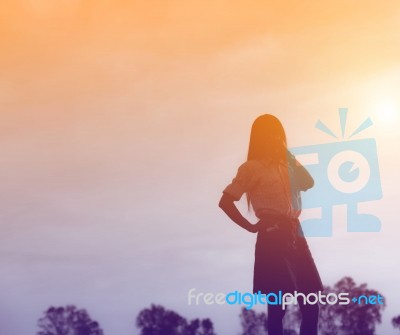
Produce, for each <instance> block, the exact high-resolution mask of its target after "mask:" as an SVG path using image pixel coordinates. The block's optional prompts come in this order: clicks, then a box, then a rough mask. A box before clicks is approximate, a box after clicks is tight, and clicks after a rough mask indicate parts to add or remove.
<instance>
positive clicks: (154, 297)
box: [0, 0, 400, 335]
mask: <svg viewBox="0 0 400 335" xmlns="http://www.w3.org/2000/svg"><path fill="white" fill-rule="evenodd" d="M399 32H400V4H399V3H398V1H385V2H382V1H366V2H355V1H354V2H353V1H337V0H336V1H323V2H322V1H301V2H289V1H276V2H269V1H244V0H230V1H228V0H224V1H223V0H219V1H218V0H212V1H211V0H202V1H195V0H192V1H183V0H163V1H126V0H125V1H122V0H113V1H111V0H87V1H83V0H75V1H72V0H63V1H53V0H30V1H29V0H25V1H22V0H19V1H17V0H14V1H2V2H1V3H0V51H1V52H0V71H1V75H0V112H1V120H2V121H1V123H0V128H1V132H0V140H1V145H0V157H1V165H0V166H1V167H0V168H1V176H2V187H1V191H0V197H1V203H0V206H1V207H0V213H1V214H0V215H1V217H2V218H1V225H0V273H1V276H0V291H1V292H2V293H1V299H0V334H19V335H28V334H33V333H34V332H35V331H36V321H37V319H38V318H39V317H40V316H41V315H42V313H43V311H44V310H45V309H47V308H48V307H49V306H51V305H55V306H59V305H66V304H75V305H77V306H78V307H79V308H86V309H87V310H88V311H89V313H90V315H91V316H92V317H93V318H94V319H95V320H97V321H99V322H100V324H101V326H102V327H103V329H104V331H105V334H106V335H124V334H136V333H137V330H136V328H135V324H134V321H135V318H136V315H137V313H138V312H139V310H140V309H142V308H144V307H148V306H150V304H151V303H158V304H162V305H164V306H165V307H166V308H169V309H173V310H175V311H177V312H179V313H181V314H182V315H184V316H185V317H188V318H195V317H203V318H204V317H211V318H212V320H213V322H214V325H215V328H216V330H217V332H218V333H219V334H232V333H236V332H237V331H239V319H238V314H239V308H237V307H231V306H204V305H203V306H198V307H197V306H188V305H187V292H188V290H189V289H190V288H196V289H197V290H198V291H203V292H214V293H217V292H227V291H229V290H235V289H238V290H242V291H246V290H251V289H252V269H253V253H254V242H255V235H251V234H247V233H246V232H245V231H242V230H240V229H239V228H237V227H236V226H235V225H234V224H233V223H231V222H230V221H229V219H228V218H227V217H225V216H224V214H223V213H222V211H221V210H220V209H219V208H218V207H217V203H218V200H219V197H220V195H221V191H222V189H223V188H224V187H225V186H226V185H227V184H228V183H229V182H230V181H231V179H232V178H233V177H234V175H235V173H236V170H237V167H238V166H239V165H240V164H241V163H242V162H243V161H244V159H245V157H246V149H247V145H248V137H249V132H250V126H251V123H252V122H253V120H254V119H255V117H257V116H258V115H260V114H263V113H272V114H274V115H276V116H277V117H278V118H280V119H281V121H282V123H283V124H284V126H285V129H286V132H287V136H288V140H289V146H291V147H295V146H301V145H309V144H320V143H330V142H332V141H334V140H333V139H331V138H330V137H329V136H327V135H325V134H323V133H322V132H320V131H318V130H316V129H315V128H314V125H315V122H316V121H317V119H321V120H322V121H323V122H324V123H326V124H327V125H329V126H330V127H331V128H332V129H333V130H334V131H336V132H339V131H338V130H339V129H340V126H339V119H338V115H337V109H338V108H340V107H347V108H348V109H349V118H348V127H349V129H350V130H354V129H355V128H356V127H357V126H358V125H359V124H360V123H361V122H362V121H363V120H364V119H366V118H367V117H371V118H372V120H373V121H374V126H373V127H371V128H369V129H367V130H365V131H364V132H363V133H361V134H359V135H358V136H357V138H375V139H376V141H377V146H378V156H379V164H380V173H381V179H382V180H381V182H382V189H383V198H382V200H380V201H377V202H374V203H369V204H364V205H363V208H364V209H365V210H366V211H367V212H370V213H372V214H376V215H377V216H379V217H380V218H381V221H382V231H381V232H380V233H368V234H367V233H354V234H349V233H347V232H346V223H345V222H344V217H345V210H346V208H345V207H344V206H338V207H337V208H335V209H334V222H335V225H334V235H333V237H331V238H312V239H310V242H309V243H310V247H311V249H312V252H313V254H314V258H315V260H316V263H317V266H318V267H319V269H320V272H321V276H322V279H323V281H324V283H325V284H329V285H332V284H334V283H335V282H336V281H337V280H339V279H340V278H342V277H343V276H345V275H350V276H352V277H353V278H354V279H355V281H356V282H357V283H362V282H367V283H368V284H369V286H370V287H371V288H373V289H376V290H379V291H380V292H381V293H382V294H383V295H384V296H385V297H386V301H387V309H386V310H385V312H384V323H383V326H382V327H381V328H380V334H381V335H383V334H389V333H391V332H392V327H391V325H390V319H391V318H392V317H393V316H395V315H399V314H400V293H399V291H398V282H399V280H400V272H399V265H400V261H399V259H398V255H399V252H400V244H399V242H398V236H399V233H400V228H399V227H398V225H397V224H398V223H397V210H396V207H397V208H398V201H397V198H398V194H399V192H398V188H399V186H400V185H399V174H398V171H399V168H400V159H399V157H398V146H399V143H400V132H399V131H398V128H399V107H400V96H399V87H400V62H399V59H400V33H399ZM241 208H242V209H244V206H243V204H242V207H241Z"/></svg>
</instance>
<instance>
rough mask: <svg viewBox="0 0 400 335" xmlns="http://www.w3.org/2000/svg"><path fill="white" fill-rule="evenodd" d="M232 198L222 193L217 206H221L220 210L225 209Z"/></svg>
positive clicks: (231, 201)
mask: <svg viewBox="0 0 400 335" xmlns="http://www.w3.org/2000/svg"><path fill="white" fill-rule="evenodd" d="M233 201H234V199H233V198H232V197H231V196H229V195H227V194H225V193H223V194H222V197H221V199H220V200H219V203H218V206H219V208H221V209H222V210H225V209H226V208H227V207H229V205H231V204H233Z"/></svg>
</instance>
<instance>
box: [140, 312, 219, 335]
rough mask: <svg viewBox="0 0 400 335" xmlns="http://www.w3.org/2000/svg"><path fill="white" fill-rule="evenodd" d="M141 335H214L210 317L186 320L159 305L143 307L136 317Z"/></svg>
mask: <svg viewBox="0 0 400 335" xmlns="http://www.w3.org/2000/svg"><path fill="white" fill-rule="evenodd" d="M136 326H137V327H138V328H139V329H140V334H141V335H215V333H214V328H213V324H212V322H211V320H210V319H203V320H199V319H195V320H192V321H187V320H186V319H185V318H183V317H182V316H180V315H179V314H178V313H176V312H174V311H169V310H166V309H165V308H164V307H162V306H159V305H153V304H152V305H151V307H150V308H145V309H143V310H142V311H141V312H140V313H139V315H138V316H137V318H136Z"/></svg>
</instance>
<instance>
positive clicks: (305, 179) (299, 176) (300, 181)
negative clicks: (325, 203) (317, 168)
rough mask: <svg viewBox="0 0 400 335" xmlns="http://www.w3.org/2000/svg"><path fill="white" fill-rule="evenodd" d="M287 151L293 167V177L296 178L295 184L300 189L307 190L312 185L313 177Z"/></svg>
mask: <svg viewBox="0 0 400 335" xmlns="http://www.w3.org/2000/svg"><path fill="white" fill-rule="evenodd" d="M288 153H289V163H290V164H291V165H292V167H293V169H294V177H295V180H296V184H297V186H298V187H299V189H300V190H301V191H307V190H308V189H309V188H311V187H313V186H314V179H313V177H311V175H310V173H309V172H308V171H307V170H306V168H305V167H304V166H303V165H301V164H300V163H299V162H298V161H297V160H296V158H295V157H294V156H293V154H292V153H290V152H289V151H288Z"/></svg>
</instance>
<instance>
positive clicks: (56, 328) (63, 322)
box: [37, 305, 103, 335]
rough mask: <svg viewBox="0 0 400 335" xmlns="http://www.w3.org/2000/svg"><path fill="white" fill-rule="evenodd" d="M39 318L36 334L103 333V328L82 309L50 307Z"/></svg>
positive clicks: (74, 334)
mask: <svg viewBox="0 0 400 335" xmlns="http://www.w3.org/2000/svg"><path fill="white" fill-rule="evenodd" d="M44 314H45V315H44V316H43V317H42V318H40V319H39V321H38V327H39V328H40V330H39V331H38V332H37V335H103V330H102V329H101V328H100V326H99V324H98V323H97V322H96V321H93V320H92V319H91V318H90V316H89V314H88V313H87V312H86V310H84V309H77V308H76V307H75V306H72V305H69V306H66V307H50V308H49V309H48V310H47V311H46V312H45V313H44Z"/></svg>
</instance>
